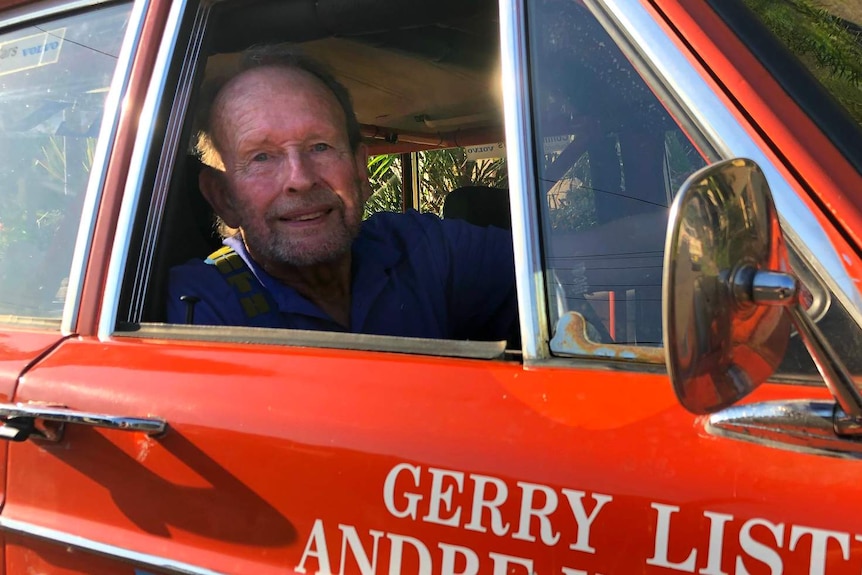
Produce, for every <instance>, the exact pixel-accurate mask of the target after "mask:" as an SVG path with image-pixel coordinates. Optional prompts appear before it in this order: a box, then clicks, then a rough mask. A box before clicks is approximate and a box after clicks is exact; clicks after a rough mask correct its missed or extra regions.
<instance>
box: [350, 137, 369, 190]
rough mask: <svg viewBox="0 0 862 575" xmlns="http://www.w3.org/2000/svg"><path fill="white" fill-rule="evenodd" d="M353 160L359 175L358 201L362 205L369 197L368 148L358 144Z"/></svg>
mask: <svg viewBox="0 0 862 575" xmlns="http://www.w3.org/2000/svg"><path fill="white" fill-rule="evenodd" d="M353 158H354V161H355V162H356V173H357V174H359V193H360V198H359V199H360V200H361V201H362V203H363V204H364V203H365V202H367V201H368V198H370V197H371V184H369V183H368V146H366V145H365V144H359V146H357V147H356V152H354V153H353Z"/></svg>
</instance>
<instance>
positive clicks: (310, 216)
mask: <svg viewBox="0 0 862 575" xmlns="http://www.w3.org/2000/svg"><path fill="white" fill-rule="evenodd" d="M331 211H332V209H325V210H318V211H316V212H308V213H304V214H297V215H287V216H282V217H281V218H279V219H280V220H281V221H283V222H308V221H311V220H316V219H319V218H322V217H324V216H325V215H327V214H329V212H331Z"/></svg>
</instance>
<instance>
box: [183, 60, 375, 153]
mask: <svg viewBox="0 0 862 575" xmlns="http://www.w3.org/2000/svg"><path fill="white" fill-rule="evenodd" d="M268 66H271V67H276V68H284V69H286V70H300V71H302V72H305V73H307V74H311V75H312V76H314V77H315V78H317V79H318V80H319V81H320V82H321V83H322V84H323V85H324V86H326V88H327V89H329V91H330V92H332V95H333V96H335V99H336V100H337V101H338V104H339V105H340V106H341V109H342V111H343V112H344V117H345V129H346V130H347V138H348V142H349V144H350V149H351V150H352V151H354V152H355V151H356V150H357V148H358V147H359V144H360V143H361V142H362V133H361V131H360V127H359V121H358V120H357V119H356V112H355V111H354V110H353V102H352V101H351V99H350V93H349V92H348V91H347V88H345V87H344V85H343V84H341V82H339V81H338V80H336V79H335V76H333V74H332V73H331V72H330V71H329V70H328V69H327V68H326V67H325V66H324V65H323V64H321V63H320V62H318V61H317V60H315V59H313V58H311V57H309V56H307V55H305V54H303V53H302V52H301V51H300V50H299V49H298V48H297V47H296V46H294V45H290V44H265V45H258V46H252V47H250V48H247V49H246V50H245V51H243V52H242V54H241V57H240V60H239V62H238V63H237V65H236V66H235V67H234V68H233V69H232V70H230V72H228V73H226V74H224V75H222V76H219V77H217V78H213V79H211V80H208V81H207V82H205V83H204V86H203V88H202V89H201V97H200V98H199V102H198V122H197V125H198V133H197V138H196V142H195V151H196V152H197V154H198V155H199V157H200V159H201V161H202V162H203V163H204V164H206V165H208V166H211V167H214V168H218V169H223V168H224V165H223V163H222V159H221V154H219V152H218V145H217V143H216V142H215V140H214V138H213V130H212V112H213V105H214V103H215V101H216V98H217V97H218V95H219V93H220V92H221V90H222V88H224V87H225V86H226V85H227V83H228V82H230V81H231V80H233V79H234V78H236V77H237V76H239V75H240V74H242V73H243V72H246V71H248V70H253V69H255V68H262V67H268Z"/></svg>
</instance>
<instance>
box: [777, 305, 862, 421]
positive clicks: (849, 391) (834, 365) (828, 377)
mask: <svg viewBox="0 0 862 575" xmlns="http://www.w3.org/2000/svg"><path fill="white" fill-rule="evenodd" d="M786 309H787V312H788V313H789V314H790V317H791V319H792V320H793V323H794V325H795V326H796V329H797V330H798V331H799V335H800V336H801V337H802V341H803V342H804V343H805V347H806V348H808V353H810V354H811V359H813V360H814V365H816V366H817V371H819V372H820V375H821V376H823V381H824V382H825V383H826V387H827V388H829V391H830V392H832V395H833V396H834V397H835V401H836V402H838V406H839V407H840V408H841V409H842V410H843V411H844V413H845V414H846V415H845V417H843V418H838V417H836V418H835V426H836V430H835V431H836V432H838V433H841V434H842V435H859V434H862V394H860V393H859V388H858V387H856V384H855V383H854V381H853V377H852V376H851V375H850V373H849V372H848V371H847V368H846V367H844V364H843V363H842V362H841V360H840V359H838V354H836V353H835V351H834V350H833V349H832V346H831V345H830V344H829V342H828V341H827V340H826V338H825V337H823V333H822V332H821V331H820V330H819V329H818V328H817V326H816V325H814V322H813V321H811V318H809V317H808V315H806V314H805V312H804V311H802V308H801V307H800V306H798V305H791V306H788V307H787V308H786ZM842 421H843V422H844V423H843V424H842V423H840V422H842ZM839 427H841V428H843V429H844V431H841V430H839Z"/></svg>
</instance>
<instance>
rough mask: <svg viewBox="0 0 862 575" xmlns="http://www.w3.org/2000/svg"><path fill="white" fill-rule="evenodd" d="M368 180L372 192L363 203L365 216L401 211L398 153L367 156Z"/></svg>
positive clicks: (399, 159) (399, 161)
mask: <svg viewBox="0 0 862 575" xmlns="http://www.w3.org/2000/svg"><path fill="white" fill-rule="evenodd" d="M368 181H369V183H370V184H371V189H372V190H373V193H372V194H371V197H370V198H369V199H368V202H366V204H365V215H364V217H365V218H367V217H368V216H370V215H371V214H375V213H377V212H400V211H401V189H402V188H401V158H400V157H399V156H398V154H386V155H381V156H372V157H371V158H369V159H368Z"/></svg>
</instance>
